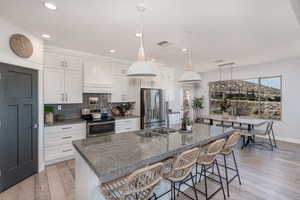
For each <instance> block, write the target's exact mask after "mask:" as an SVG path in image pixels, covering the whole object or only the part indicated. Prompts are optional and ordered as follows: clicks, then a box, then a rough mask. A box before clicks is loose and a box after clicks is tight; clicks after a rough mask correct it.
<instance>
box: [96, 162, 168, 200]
mask: <svg viewBox="0 0 300 200" xmlns="http://www.w3.org/2000/svg"><path fill="white" fill-rule="evenodd" d="M163 168H164V165H163V163H156V164H153V165H151V166H148V167H145V168H142V169H139V170H137V171H135V172H133V173H132V174H131V175H129V176H126V177H122V178H119V179H116V180H112V181H110V182H107V183H103V184H102V185H101V191H102V193H103V195H104V196H105V198H106V199H108V200H148V199H152V198H154V199H156V194H155V193H154V192H153V191H154V189H155V187H156V186H157V185H158V184H159V183H160V181H161V180H162V176H163Z"/></svg>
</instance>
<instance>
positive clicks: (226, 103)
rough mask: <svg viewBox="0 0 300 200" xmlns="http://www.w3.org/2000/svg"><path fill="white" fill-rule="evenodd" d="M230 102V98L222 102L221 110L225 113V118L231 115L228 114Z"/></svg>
mask: <svg viewBox="0 0 300 200" xmlns="http://www.w3.org/2000/svg"><path fill="white" fill-rule="evenodd" d="M230 106H231V105H230V102H228V100H227V99H224V100H223V101H222V103H221V104H220V110H221V112H222V114H223V117H224V118H228V117H229V114H228V112H227V111H228V109H229V108H230Z"/></svg>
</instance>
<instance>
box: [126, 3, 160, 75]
mask: <svg viewBox="0 0 300 200" xmlns="http://www.w3.org/2000/svg"><path fill="white" fill-rule="evenodd" d="M145 10H146V8H145V5H144V4H139V5H138V6H137V11H138V12H140V13H141V16H142V17H141V32H140V33H139V38H140V48H139V53H138V59H137V61H136V62H134V63H133V64H132V65H131V66H130V67H129V69H128V71H127V74H126V76H130V77H155V76H156V72H155V69H154V67H153V64H151V63H150V62H147V61H146V58H145V51H144V44H143V43H144V42H143V39H144V25H143V14H144V12H145Z"/></svg>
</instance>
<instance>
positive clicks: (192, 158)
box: [158, 148, 199, 200]
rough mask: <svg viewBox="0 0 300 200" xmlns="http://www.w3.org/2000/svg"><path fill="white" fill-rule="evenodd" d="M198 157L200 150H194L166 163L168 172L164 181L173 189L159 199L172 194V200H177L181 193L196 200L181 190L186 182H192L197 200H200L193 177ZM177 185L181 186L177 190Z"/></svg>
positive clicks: (164, 175)
mask: <svg viewBox="0 0 300 200" xmlns="http://www.w3.org/2000/svg"><path fill="white" fill-rule="evenodd" d="M198 156H199V149H198V148H193V149H191V150H188V151H185V152H183V153H181V154H180V155H179V156H178V157H177V158H170V159H167V160H166V161H165V162H164V165H165V170H166V172H165V173H164V174H163V177H164V179H166V180H168V181H170V183H171V189H170V190H168V191H167V192H165V193H163V194H161V195H160V196H159V197H162V196H164V195H165V194H168V193H169V192H171V199H172V200H175V199H176V196H178V195H179V193H182V194H184V195H185V196H187V197H188V198H190V199H194V198H193V197H191V196H190V195H188V194H186V193H184V192H183V191H181V190H180V189H181V187H180V186H181V185H182V184H184V183H185V182H186V181H189V180H192V184H193V185H192V186H191V187H193V189H194V194H195V197H196V199H198V196H197V191H196V188H195V182H194V179H193V175H192V169H193V167H194V166H195V164H196V161H197V158H198ZM176 184H178V185H179V187H178V188H176ZM188 186H190V185H188ZM176 191H177V195H176ZM159 197H158V198H159Z"/></svg>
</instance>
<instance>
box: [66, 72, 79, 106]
mask: <svg viewBox="0 0 300 200" xmlns="http://www.w3.org/2000/svg"><path fill="white" fill-rule="evenodd" d="M82 83H83V81H82V72H81V71H80V70H73V69H66V74H65V84H66V87H65V93H66V103H82V93H83V84H82Z"/></svg>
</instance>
